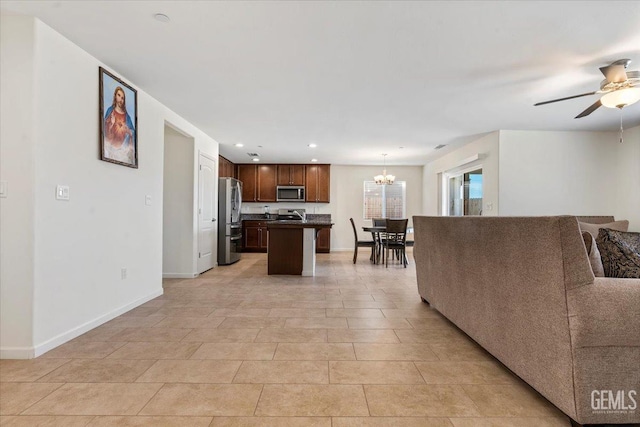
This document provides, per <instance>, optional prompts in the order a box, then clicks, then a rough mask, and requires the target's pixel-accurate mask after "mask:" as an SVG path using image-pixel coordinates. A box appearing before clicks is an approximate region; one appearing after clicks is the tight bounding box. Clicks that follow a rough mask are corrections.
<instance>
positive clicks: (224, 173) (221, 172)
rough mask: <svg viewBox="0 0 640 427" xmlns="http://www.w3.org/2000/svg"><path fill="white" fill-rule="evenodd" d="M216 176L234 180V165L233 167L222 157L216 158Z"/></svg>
mask: <svg viewBox="0 0 640 427" xmlns="http://www.w3.org/2000/svg"><path fill="white" fill-rule="evenodd" d="M218 176H219V177H220V178H223V177H229V178H235V177H236V176H237V174H236V165H234V164H233V163H232V162H231V161H229V160H227V159H225V158H224V157H222V156H218Z"/></svg>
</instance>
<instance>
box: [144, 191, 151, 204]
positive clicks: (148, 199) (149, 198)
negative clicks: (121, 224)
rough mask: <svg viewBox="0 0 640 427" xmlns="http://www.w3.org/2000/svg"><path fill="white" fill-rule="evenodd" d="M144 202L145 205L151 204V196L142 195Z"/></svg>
mask: <svg viewBox="0 0 640 427" xmlns="http://www.w3.org/2000/svg"><path fill="white" fill-rule="evenodd" d="M144 204H145V205H147V206H151V196H150V195H148V194H147V195H146V196H144Z"/></svg>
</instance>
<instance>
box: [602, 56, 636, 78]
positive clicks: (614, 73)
mask: <svg viewBox="0 0 640 427" xmlns="http://www.w3.org/2000/svg"><path fill="white" fill-rule="evenodd" d="M630 62H631V60H630V59H619V60H617V61H615V62H612V63H611V64H609V65H607V66H606V67H601V68H600V71H601V72H602V74H604V78H605V79H607V81H609V82H612V83H622V82H624V81H626V80H627V73H626V71H624V70H625V69H626V68H627V65H629V63H630Z"/></svg>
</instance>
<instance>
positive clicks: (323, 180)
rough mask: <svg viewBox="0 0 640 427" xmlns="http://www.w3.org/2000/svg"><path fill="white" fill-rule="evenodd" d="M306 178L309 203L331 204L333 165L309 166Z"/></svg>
mask: <svg viewBox="0 0 640 427" xmlns="http://www.w3.org/2000/svg"><path fill="white" fill-rule="evenodd" d="M305 176H306V184H305V187H306V199H307V202H312V203H329V192H330V187H331V165H307V166H306V174H305Z"/></svg>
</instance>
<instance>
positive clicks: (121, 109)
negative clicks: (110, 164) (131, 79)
mask: <svg viewBox="0 0 640 427" xmlns="http://www.w3.org/2000/svg"><path fill="white" fill-rule="evenodd" d="M134 132H135V129H134V127H133V122H132V121H131V117H130V116H129V113H127V106H126V95H125V93H124V89H123V88H122V87H121V86H118V87H116V89H115V91H114V92H113V102H112V105H111V106H110V107H109V108H108V109H107V111H106V113H105V115H104V139H105V140H104V153H103V154H104V156H105V157H106V158H109V159H112V160H117V161H119V162H125V163H134V162H135V152H134V149H135V147H134Z"/></svg>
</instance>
